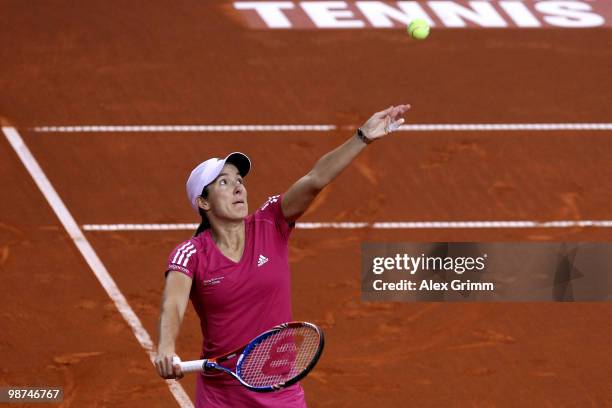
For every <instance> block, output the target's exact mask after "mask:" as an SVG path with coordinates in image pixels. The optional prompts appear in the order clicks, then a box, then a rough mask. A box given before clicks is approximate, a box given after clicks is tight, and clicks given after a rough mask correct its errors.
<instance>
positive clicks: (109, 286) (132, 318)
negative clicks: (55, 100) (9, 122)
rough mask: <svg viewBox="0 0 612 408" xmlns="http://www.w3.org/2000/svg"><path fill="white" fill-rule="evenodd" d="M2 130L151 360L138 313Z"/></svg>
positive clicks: (175, 387)
mask: <svg viewBox="0 0 612 408" xmlns="http://www.w3.org/2000/svg"><path fill="white" fill-rule="evenodd" d="M2 131H3V132H4V135H5V136H6V138H7V140H8V141H9V143H10V144H11V146H12V147H13V149H14V150H15V153H17V156H19V159H21V162H22V163H23V165H24V166H25V168H26V169H27V170H28V172H29V173H30V176H32V179H33V180H34V182H35V183H36V185H37V186H38V188H39V189H40V191H41V192H42V195H43V197H45V198H46V199H47V202H48V203H49V205H50V206H51V208H52V209H53V211H54V212H55V215H56V216H57V218H59V220H60V222H61V223H62V225H63V226H64V228H65V229H66V232H67V233H68V235H70V238H72V241H73V242H74V245H76V247H77V248H78V250H79V251H80V252H81V255H82V256H83V258H85V261H86V262H87V264H88V265H89V267H90V268H91V270H92V271H93V273H94V274H95V275H96V278H98V281H99V282H100V284H101V285H102V287H103V288H104V290H105V291H106V293H107V294H108V296H109V297H110V298H111V299H112V301H113V302H114V303H115V306H116V307H117V310H119V313H121V316H123V318H124V319H125V321H126V322H127V323H128V325H129V326H130V327H131V328H132V332H133V333H134V336H136V339H137V340H138V342H139V343H140V345H141V346H142V348H144V349H145V351H146V352H147V354H148V355H149V359H150V360H151V362H153V361H154V359H155V352H154V350H153V341H152V340H151V337H150V336H149V333H147V331H146V329H145V328H144V327H143V326H142V323H141V322H140V319H139V318H138V316H136V313H134V310H132V308H131V307H130V305H129V304H128V302H127V300H126V299H125V297H124V296H123V294H122V293H121V291H120V290H119V288H118V287H117V284H116V283H115V281H114V280H113V278H112V277H111V276H110V274H109V273H108V271H107V270H106V267H105V266H104V264H103V263H102V261H101V260H100V258H99V257H98V255H97V254H96V252H95V251H94V249H93V247H92V246H91V245H90V243H89V241H87V238H85V236H84V235H83V232H82V231H81V229H80V228H79V226H78V224H77V223H76V222H75V220H74V218H73V217H72V215H71V214H70V212H69V211H68V208H66V206H65V205H64V202H63V201H62V199H61V198H60V196H59V195H58V194H57V192H56V191H55V188H53V185H52V184H51V182H50V181H49V179H48V178H47V176H46V175H45V173H44V172H43V170H42V169H41V167H40V166H39V164H38V162H37V161H36V159H35V158H34V156H33V155H32V153H31V152H30V149H28V147H27V146H26V144H25V142H24V141H23V139H22V138H21V136H20V135H19V133H18V132H17V130H16V129H15V128H14V127H5V126H3V127H2ZM167 384H168V387H169V388H170V391H171V392H172V395H174V398H175V399H176V401H177V402H178V404H179V405H180V406H181V407H182V408H193V404H192V402H191V400H190V399H189V396H188V395H187V393H186V392H185V390H184V389H183V387H182V386H181V385H180V384H178V383H177V382H176V381H173V380H168V381H167Z"/></svg>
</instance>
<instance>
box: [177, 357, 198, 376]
mask: <svg viewBox="0 0 612 408" xmlns="http://www.w3.org/2000/svg"><path fill="white" fill-rule="evenodd" d="M206 361H207V360H191V361H181V360H180V359H179V358H178V357H174V359H173V360H172V362H173V363H174V364H178V365H179V366H181V371H182V372H183V373H195V372H200V371H204V364H205V363H206Z"/></svg>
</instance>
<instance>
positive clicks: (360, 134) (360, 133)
mask: <svg viewBox="0 0 612 408" xmlns="http://www.w3.org/2000/svg"><path fill="white" fill-rule="evenodd" d="M357 137H358V138H359V140H361V141H362V142H363V143H365V144H370V143H372V142H373V141H374V140H372V139H370V138H368V137H367V136H366V135H365V133H363V130H361V128H358V129H357Z"/></svg>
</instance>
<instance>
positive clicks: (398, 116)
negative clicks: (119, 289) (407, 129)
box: [361, 105, 410, 140]
mask: <svg viewBox="0 0 612 408" xmlns="http://www.w3.org/2000/svg"><path fill="white" fill-rule="evenodd" d="M408 109H410V105H397V106H391V107H390V108H388V109H385V110H383V111H380V112H376V113H375V114H374V115H372V117H371V118H370V119H368V120H367V122H366V123H364V124H363V126H361V130H362V131H363V133H364V135H365V136H366V137H367V138H368V139H370V140H376V139H380V138H381V137H384V136H386V135H387V134H388V133H391V132H393V131H396V130H397V129H399V127H400V126H401V125H402V123H404V118H402V115H403V114H404V113H405V112H407V111H408Z"/></svg>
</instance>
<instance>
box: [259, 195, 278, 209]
mask: <svg viewBox="0 0 612 408" xmlns="http://www.w3.org/2000/svg"><path fill="white" fill-rule="evenodd" d="M279 197H280V195H275V196H272V197H268V201H266V203H265V204H264V205H263V206H262V207H261V210H262V211H263V210H265V209H266V208H267V207H268V206H269V205H270V204H272V203H275V202H277V201H278V198H279Z"/></svg>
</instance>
